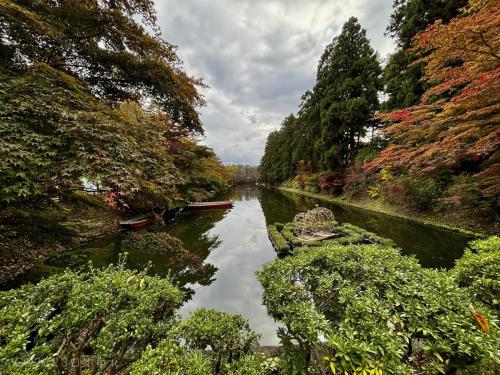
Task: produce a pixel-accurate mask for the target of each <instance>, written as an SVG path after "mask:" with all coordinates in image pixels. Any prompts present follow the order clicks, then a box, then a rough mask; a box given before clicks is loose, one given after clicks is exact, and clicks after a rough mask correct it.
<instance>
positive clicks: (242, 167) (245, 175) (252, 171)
mask: <svg viewBox="0 0 500 375" xmlns="http://www.w3.org/2000/svg"><path fill="white" fill-rule="evenodd" d="M226 169H227V171H228V172H229V175H230V176H231V180H232V182H233V184H245V183H254V184H255V183H256V182H257V180H258V178H259V170H258V168H257V167H254V166H251V165H248V164H230V165H228V166H226Z"/></svg>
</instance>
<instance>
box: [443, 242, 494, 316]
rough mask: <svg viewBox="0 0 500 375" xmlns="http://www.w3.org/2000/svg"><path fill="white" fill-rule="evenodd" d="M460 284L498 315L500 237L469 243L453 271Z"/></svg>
mask: <svg viewBox="0 0 500 375" xmlns="http://www.w3.org/2000/svg"><path fill="white" fill-rule="evenodd" d="M451 272H452V273H453V275H454V277H455V278H456V280H457V282H458V284H459V285H460V286H462V287H465V288H467V289H468V290H469V292H470V293H471V294H472V295H473V296H474V297H475V298H476V299H478V300H479V301H481V302H482V303H484V304H485V305H487V306H489V307H490V308H491V309H492V311H493V312H495V313H496V314H497V315H498V313H499V311H500V237H498V236H493V237H490V238H488V239H485V240H476V241H473V242H471V243H470V244H469V248H468V249H466V250H465V254H464V255H463V257H462V258H460V259H459V260H457V263H456V266H455V268H454V269H452V271H451Z"/></svg>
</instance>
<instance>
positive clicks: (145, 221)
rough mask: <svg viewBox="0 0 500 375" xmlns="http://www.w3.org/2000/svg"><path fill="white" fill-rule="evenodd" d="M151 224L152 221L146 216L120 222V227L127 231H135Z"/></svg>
mask: <svg viewBox="0 0 500 375" xmlns="http://www.w3.org/2000/svg"><path fill="white" fill-rule="evenodd" d="M151 224H153V219H152V218H151V217H150V216H148V215H142V216H136V217H133V218H131V219H128V220H125V221H120V227H122V228H123V229H127V230H137V229H142V228H144V227H147V226H148V225H151Z"/></svg>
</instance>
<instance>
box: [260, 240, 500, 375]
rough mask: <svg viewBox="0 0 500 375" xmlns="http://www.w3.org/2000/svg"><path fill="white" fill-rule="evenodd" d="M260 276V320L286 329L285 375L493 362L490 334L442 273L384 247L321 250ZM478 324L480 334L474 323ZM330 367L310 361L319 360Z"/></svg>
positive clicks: (494, 338) (493, 333) (494, 332)
mask: <svg viewBox="0 0 500 375" xmlns="http://www.w3.org/2000/svg"><path fill="white" fill-rule="evenodd" d="M296 254H297V255H296V256H294V257H288V258H285V259H280V260H276V261H274V262H273V263H271V264H267V265H265V266H264V267H263V269H262V270H261V271H260V272H259V273H258V278H259V280H260V282H261V283H262V285H263V287H264V295H263V300H264V304H265V306H266V307H267V310H268V313H269V314H270V315H271V316H273V317H274V318H275V319H277V320H279V321H280V322H281V323H282V324H283V326H284V328H282V329H281V330H280V338H281V340H282V344H283V347H284V350H285V352H286V353H285V356H284V361H285V365H284V366H285V371H288V373H291V371H297V372H300V371H307V368H312V367H317V368H321V367H323V369H324V371H327V367H329V366H330V365H332V366H334V367H335V368H336V369H337V371H339V372H340V373H344V371H346V372H347V373H353V372H354V371H358V372H359V370H360V369H361V371H365V370H366V371H374V370H382V371H383V373H384V374H398V375H400V374H411V373H429V374H434V373H438V372H442V373H451V372H453V371H454V370H456V369H459V368H467V367H468V366H469V365H471V364H476V363H479V362H480V361H482V360H484V359H487V358H498V354H499V353H498V345H497V343H498V339H499V335H498V326H497V323H496V320H495V319H494V318H493V317H492V316H491V314H490V313H489V312H488V310H487V308H485V307H484V306H483V305H481V304H479V303H476V302H475V301H474V300H472V299H471V297H470V296H469V295H468V293H467V292H466V291H464V290H462V289H461V288H459V287H458V286H457V285H456V283H455V280H454V278H453V277H451V276H450V275H449V273H448V272H446V271H441V270H430V269H424V268H422V267H421V266H420V265H419V264H418V262H417V261H416V260H415V259H414V258H412V257H406V256H401V255H400V253H399V251H398V250H397V249H395V248H393V247H390V246H380V245H378V246H376V245H351V246H339V245H337V246H322V247H319V248H315V249H308V250H307V251H297V253H296ZM471 308H473V309H474V311H473V312H474V313H475V314H479V315H480V316H483V317H484V318H485V319H486V320H487V321H489V324H490V327H491V330H490V331H489V333H485V332H484V331H483V329H482V328H481V327H480V325H479V324H478V323H477V321H476V320H475V319H474V317H473V316H472V315H471V311H470V309H471ZM325 353H326V355H327V356H328V358H329V363H323V362H321V361H319V360H318V359H317V358H323V354H325ZM328 371H329V370H328Z"/></svg>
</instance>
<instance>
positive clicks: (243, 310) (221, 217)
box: [12, 187, 468, 345]
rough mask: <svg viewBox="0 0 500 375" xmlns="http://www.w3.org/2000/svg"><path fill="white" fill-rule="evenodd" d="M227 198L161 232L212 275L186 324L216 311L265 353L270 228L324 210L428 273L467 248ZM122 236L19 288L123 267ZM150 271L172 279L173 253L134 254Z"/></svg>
mask: <svg viewBox="0 0 500 375" xmlns="http://www.w3.org/2000/svg"><path fill="white" fill-rule="evenodd" d="M225 198H231V199H233V200H234V201H235V204H234V207H233V208H232V209H230V210H215V211H205V212H199V213H192V214H185V215H181V216H180V217H178V218H177V219H176V220H175V221H174V222H172V223H170V224H168V225H167V226H165V228H163V229H162V230H164V231H166V232H168V233H169V234H171V235H173V236H175V237H177V238H179V239H181V240H182V242H183V244H184V247H185V248H186V249H188V250H190V251H192V252H193V253H195V254H197V255H198V256H199V257H201V258H202V259H203V260H204V262H205V264H207V267H206V268H207V270H208V272H205V273H204V274H203V275H202V276H199V277H198V276H197V275H196V274H192V275H190V276H189V277H188V278H187V279H185V280H183V282H182V283H183V284H186V283H187V285H186V287H189V288H190V289H191V290H192V291H193V292H194V294H193V293H191V294H192V297H191V298H190V299H189V300H187V301H186V303H185V304H184V305H183V307H182V309H181V313H182V314H183V315H184V316H186V315H187V314H188V313H189V311H191V310H192V309H195V308H197V307H209V308H215V309H219V310H224V311H229V312H234V313H239V314H242V315H243V316H245V317H246V318H247V319H249V320H250V323H251V325H252V328H253V329H255V330H256V331H257V332H259V333H261V334H262V340H261V343H262V345H275V344H277V343H278V339H277V337H276V328H277V325H276V323H275V322H273V320H272V319H271V318H269V317H268V316H267V314H266V310H265V308H264V306H262V303H261V299H262V288H261V286H260V284H259V282H258V281H257V278H256V276H255V272H256V271H257V270H259V269H260V268H261V267H262V265H263V264H265V263H267V262H270V261H272V260H273V259H274V258H275V256H276V255H275V253H274V251H273V248H272V246H271V244H270V242H269V239H268V237H267V230H266V225H267V224H272V223H274V222H283V223H284V222H288V221H291V220H292V219H293V217H294V215H295V214H296V213H297V212H301V211H306V210H308V209H311V208H313V207H314V206H315V205H316V204H319V205H321V206H323V207H327V208H330V209H331V210H332V211H333V212H334V213H335V217H336V219H337V220H338V221H339V222H341V223H342V222H349V223H351V224H354V225H357V226H359V227H362V228H364V229H367V230H369V231H372V232H375V233H377V234H379V235H381V236H384V237H388V238H391V239H392V240H394V241H395V242H396V244H397V245H398V246H400V247H401V249H402V252H403V253H404V254H408V255H415V256H416V257H417V258H418V259H419V261H420V262H421V264H423V265H424V266H426V267H447V268H448V267H451V266H452V265H453V262H454V260H455V259H457V258H458V257H460V256H461V255H462V253H463V249H464V247H465V245H466V243H467V241H468V238H466V237H465V236H463V235H460V234H457V233H454V232H451V231H447V230H442V229H438V228H432V227H428V226H424V225H420V224H416V223H412V222H408V221H405V220H402V219H398V218H394V217H390V216H387V215H382V214H377V213H372V212H369V211H365V210H362V209H358V208H350V207H345V206H339V205H336V204H333V203H328V202H323V201H318V200H316V199H313V198H309V197H304V196H300V195H296V194H290V193H282V192H280V191H277V190H266V189H257V188H256V187H238V188H236V189H235V190H234V191H233V192H232V193H231V195H230V196H228V197H225ZM123 236H124V235H119V234H117V235H116V236H112V237H109V238H106V239H103V240H99V241H95V242H93V243H91V244H89V245H88V246H87V247H86V248H85V249H81V250H78V251H72V252H67V253H63V254H60V255H58V256H52V257H50V258H49V259H47V260H46V261H45V263H44V264H41V265H38V266H37V267H35V268H34V269H33V270H32V271H31V272H30V273H28V274H25V275H23V276H22V277H21V278H19V279H17V280H15V282H14V283H13V284H12V286H15V285H19V284H22V283H25V282H29V281H34V282H36V281H37V280H39V279H40V278H41V277H44V276H47V275H49V274H52V273H54V272H60V271H61V270H62V269H64V268H65V267H72V268H77V267H81V266H82V265H85V264H87V263H88V261H89V260H91V261H92V262H93V264H94V265H96V266H105V265H107V264H110V263H116V262H117V260H118V257H119V254H120V253H121V240H122V239H123ZM148 263H151V270H150V272H151V273H155V274H160V275H167V274H168V273H169V269H170V268H171V265H172V259H171V258H170V256H169V253H168V252H158V253H151V252H144V251H141V249H136V250H134V251H129V254H128V259H127V265H128V266H129V267H135V268H142V267H144V266H145V265H147V264H148Z"/></svg>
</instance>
